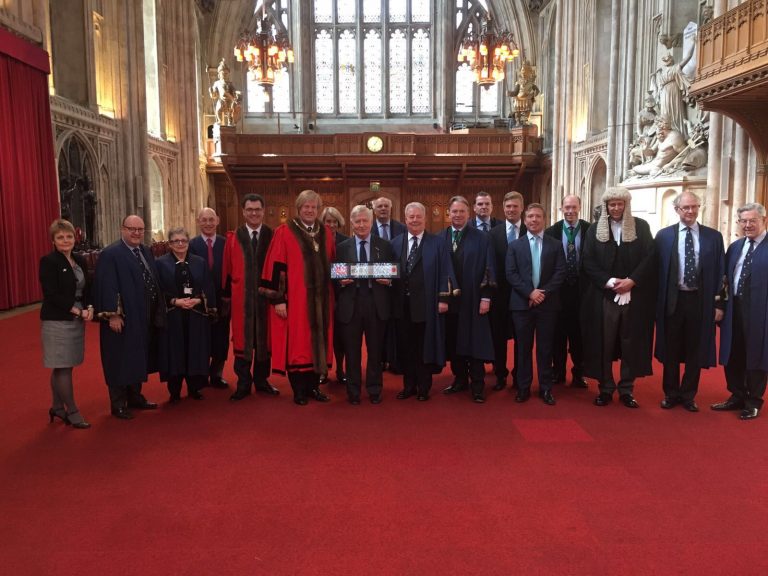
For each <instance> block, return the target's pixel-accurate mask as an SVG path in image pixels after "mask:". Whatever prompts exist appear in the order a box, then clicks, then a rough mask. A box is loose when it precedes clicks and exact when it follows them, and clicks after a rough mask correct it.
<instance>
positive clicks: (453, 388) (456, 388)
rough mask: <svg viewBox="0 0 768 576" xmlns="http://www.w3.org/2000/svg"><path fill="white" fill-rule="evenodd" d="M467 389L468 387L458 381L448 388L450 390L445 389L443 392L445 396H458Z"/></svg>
mask: <svg viewBox="0 0 768 576" xmlns="http://www.w3.org/2000/svg"><path fill="white" fill-rule="evenodd" d="M466 389H467V385H466V384H464V383H462V382H457V381H456V380H454V381H453V384H451V385H450V386H448V388H445V389H444V390H443V394H456V393H457V392H462V391H463V390H466Z"/></svg>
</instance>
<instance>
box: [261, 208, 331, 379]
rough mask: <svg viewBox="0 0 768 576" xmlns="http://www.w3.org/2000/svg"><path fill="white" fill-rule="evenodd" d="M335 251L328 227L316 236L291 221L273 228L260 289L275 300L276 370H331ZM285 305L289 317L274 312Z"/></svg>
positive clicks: (272, 317) (272, 319)
mask: <svg viewBox="0 0 768 576" xmlns="http://www.w3.org/2000/svg"><path fill="white" fill-rule="evenodd" d="M315 226H316V228H318V224H316V225H315ZM315 247H317V250H316V249H315ZM335 252H336V245H335V243H334V239H333V235H332V234H331V233H330V230H328V229H327V228H326V227H325V226H322V225H319V231H318V233H317V234H316V235H315V237H314V238H312V237H311V236H310V235H309V234H308V233H307V232H306V230H305V229H302V228H299V226H298V225H297V224H296V223H295V222H294V221H292V220H291V221H289V222H288V223H287V224H283V225H281V226H279V227H278V228H277V229H276V230H275V234H274V237H273V238H272V243H271V244H270V246H269V252H267V257H266V260H265V262H264V268H263V272H262V281H261V287H260V288H259V290H260V292H261V293H262V294H265V295H266V296H267V298H268V299H269V300H270V303H271V304H272V306H270V311H269V339H270V342H271V350H272V371H273V372H277V373H278V374H285V373H286V372H310V371H313V372H316V373H317V374H323V375H326V374H327V373H328V369H329V368H330V367H331V365H332V363H333V346H332V345H330V343H332V342H333V290H332V287H331V278H330V263H331V262H332V261H333V259H334V257H335ZM281 303H285V304H287V308H288V317H287V319H283V318H280V317H278V316H277V314H276V313H275V308H274V305H275V304H281Z"/></svg>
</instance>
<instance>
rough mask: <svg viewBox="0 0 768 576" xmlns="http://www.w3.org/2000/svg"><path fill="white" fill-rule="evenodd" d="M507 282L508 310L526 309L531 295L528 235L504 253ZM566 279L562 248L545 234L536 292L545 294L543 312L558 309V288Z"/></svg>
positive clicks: (515, 242)
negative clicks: (508, 290)
mask: <svg viewBox="0 0 768 576" xmlns="http://www.w3.org/2000/svg"><path fill="white" fill-rule="evenodd" d="M506 273H507V282H509V285H510V287H511V288H512V289H511V290H510V294H509V309H510V310H513V311H515V310H528V308H529V306H528V296H529V295H530V293H531V292H533V261H532V259H531V241H530V240H529V238H528V235H527V234H526V235H525V236H521V237H520V238H518V239H517V240H515V241H514V242H512V243H511V244H510V245H509V249H508V250H507V265H506ZM563 280H565V256H564V255H563V246H562V244H560V242H558V241H557V240H555V239H554V238H552V237H551V236H547V235H546V234H545V235H544V236H543V238H542V244H541V276H540V279H539V289H540V290H544V291H545V292H546V298H545V299H544V302H542V303H541V304H539V306H538V307H539V308H540V309H542V310H559V309H560V294H559V292H560V286H561V285H562V284H563Z"/></svg>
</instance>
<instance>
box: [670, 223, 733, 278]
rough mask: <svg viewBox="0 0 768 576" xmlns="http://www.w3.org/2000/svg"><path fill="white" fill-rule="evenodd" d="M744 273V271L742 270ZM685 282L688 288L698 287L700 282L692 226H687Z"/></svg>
mask: <svg viewBox="0 0 768 576" xmlns="http://www.w3.org/2000/svg"><path fill="white" fill-rule="evenodd" d="M742 274H743V271H742ZM683 284H685V285H686V286H687V287H688V288H696V287H698V284H699V279H698V270H697V269H696V253H695V252H694V250H693V233H692V232H691V227H690V226H686V227H685V268H684V269H683Z"/></svg>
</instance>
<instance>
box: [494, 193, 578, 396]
mask: <svg viewBox="0 0 768 576" xmlns="http://www.w3.org/2000/svg"><path fill="white" fill-rule="evenodd" d="M525 226H526V228H527V229H528V232H527V233H526V234H525V235H524V236H522V237H521V238H519V239H518V240H515V241H514V242H512V243H511V244H510V245H509V249H508V250H507V265H506V273H507V281H508V282H509V285H510V286H511V288H512V290H511V292H510V296H509V309H510V310H511V311H512V313H513V314H512V320H513V323H514V326H515V366H516V367H517V396H516V398H515V400H516V401H517V402H525V401H527V400H528V399H529V398H530V396H531V383H532V381H533V340H534V337H535V338H536V365H537V367H538V376H539V396H541V399H542V400H543V401H544V403H545V404H548V405H550V406H552V405H554V404H555V398H554V396H553V395H552V342H553V338H554V334H555V323H556V322H557V313H558V311H559V309H560V286H561V285H562V283H563V280H564V279H565V256H563V249H562V246H561V245H560V242H558V241H557V240H555V239H554V238H552V237H551V236H545V235H544V207H543V206H542V205H541V204H536V203H534V204H529V205H528V207H527V208H526V209H525Z"/></svg>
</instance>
